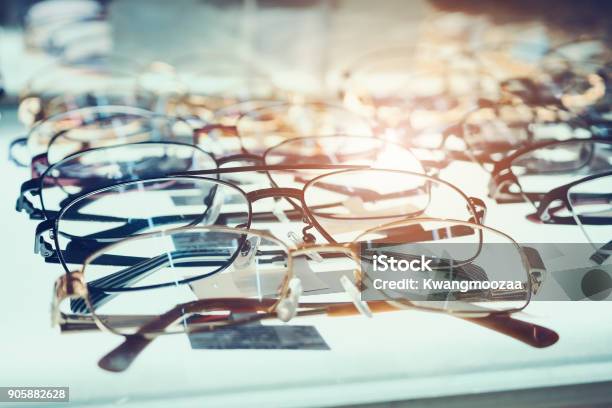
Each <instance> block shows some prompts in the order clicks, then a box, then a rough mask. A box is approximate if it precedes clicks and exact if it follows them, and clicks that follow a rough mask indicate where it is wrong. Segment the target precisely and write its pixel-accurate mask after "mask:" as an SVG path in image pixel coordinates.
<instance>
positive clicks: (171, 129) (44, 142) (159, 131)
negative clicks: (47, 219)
mask: <svg viewBox="0 0 612 408" xmlns="http://www.w3.org/2000/svg"><path fill="white" fill-rule="evenodd" d="M169 139H174V140H178V141H185V140H186V141H188V142H191V141H192V140H193V127H192V125H191V124H189V123H188V122H187V121H185V120H182V119H179V118H172V117H168V116H163V115H158V114H155V113H153V112H150V111H146V110H142V109H138V108H132V107H126V106H99V107H89V108H82V109H77V110H74V111H70V112H66V113H62V114H59V115H56V116H53V117H51V118H49V119H47V120H45V121H43V122H41V123H39V124H38V125H36V126H34V127H33V128H32V129H30V131H29V133H28V136H26V137H25V138H22V139H17V140H16V141H15V142H13V144H14V145H13V146H12V147H11V155H12V157H13V160H14V161H16V162H17V163H19V164H21V165H25V163H22V160H19V159H15V157H14V155H13V149H14V148H15V147H16V146H15V145H16V144H24V143H25V144H27V148H28V150H29V152H30V154H31V155H32V156H33V158H32V162H31V167H32V173H33V175H34V176H36V175H39V174H41V173H43V172H44V170H45V169H46V168H47V167H48V166H49V165H51V164H53V163H55V162H57V161H59V160H62V159H63V158H65V157H67V156H69V155H70V154H73V153H76V152H79V151H82V150H86V149H91V148H95V147H100V146H108V145H116V144H122V143H133V142H141V141H150V140H153V141H155V140H157V141H159V140H169Z"/></svg>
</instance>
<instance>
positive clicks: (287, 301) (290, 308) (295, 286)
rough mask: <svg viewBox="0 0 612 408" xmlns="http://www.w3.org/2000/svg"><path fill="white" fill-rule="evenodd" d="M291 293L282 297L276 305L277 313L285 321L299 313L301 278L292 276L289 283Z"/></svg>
mask: <svg viewBox="0 0 612 408" xmlns="http://www.w3.org/2000/svg"><path fill="white" fill-rule="evenodd" d="M288 287H289V293H288V294H287V297H285V298H283V299H281V301H280V302H279V303H278V305H277V306H276V315H277V316H278V319H279V320H281V321H283V322H285V323H286V322H288V321H289V320H291V319H293V318H294V317H295V316H296V315H297V309H298V305H299V301H300V296H302V291H303V288H302V281H301V280H300V279H299V278H291V280H290V281H289V284H288Z"/></svg>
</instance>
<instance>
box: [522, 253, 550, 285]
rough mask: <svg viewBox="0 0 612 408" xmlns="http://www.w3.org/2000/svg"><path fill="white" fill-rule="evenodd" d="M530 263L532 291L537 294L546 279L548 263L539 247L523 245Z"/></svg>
mask: <svg viewBox="0 0 612 408" xmlns="http://www.w3.org/2000/svg"><path fill="white" fill-rule="evenodd" d="M521 249H522V250H523V253H524V254H525V257H526V259H527V263H528V264H529V280H530V282H531V293H532V294H534V295H535V294H537V293H538V291H539V290H540V288H541V287H542V284H543V283H544V280H545V279H546V265H544V261H543V260H542V257H541V256H540V253H539V252H538V251H537V249H535V248H532V247H527V246H521Z"/></svg>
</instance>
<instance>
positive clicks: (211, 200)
mask: <svg viewBox="0 0 612 408" xmlns="http://www.w3.org/2000/svg"><path fill="white" fill-rule="evenodd" d="M219 187H220V186H218V185H217V186H215V187H213V188H212V189H211V191H210V192H209V193H208V195H207V196H206V197H204V205H205V206H206V211H205V212H204V219H203V220H202V222H201V224H203V225H210V224H214V223H215V222H216V221H217V219H218V218H219V214H220V213H221V206H222V204H223V203H224V201H225V199H224V198H225V197H224V195H225V194H224V193H223V190H222V189H221V188H219Z"/></svg>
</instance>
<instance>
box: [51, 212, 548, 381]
mask: <svg viewBox="0 0 612 408" xmlns="http://www.w3.org/2000/svg"><path fill="white" fill-rule="evenodd" d="M441 244H444V245H441ZM424 248H428V249H431V250H434V251H436V252H435V253H428V254H427V255H428V256H431V259H433V260H437V263H435V265H434V267H433V271H432V272H431V273H430V275H429V276H430V277H431V278H432V279H435V280H436V282H439V283H443V282H446V283H447V284H448V283H450V282H454V281H457V280H459V281H461V282H464V283H466V282H481V283H482V282H488V283H491V282H496V281H497V280H501V279H511V280H513V281H516V282H519V284H518V286H520V287H519V288H516V289H513V290H506V289H503V290H501V289H493V290H492V289H490V288H489V289H487V290H471V291H469V292H468V291H463V292H462V291H459V290H452V289H451V290H449V289H443V290H435V291H431V292H430V293H428V294H427V296H426V297H425V298H424V297H423V293H414V292H411V291H404V292H401V291H400V292H401V293H400V292H398V291H396V292H393V293H391V292H389V291H387V290H379V289H377V288H376V281H377V279H378V277H379V275H376V272H375V271H373V270H372V265H373V262H375V261H373V257H372V251H373V250H374V251H376V252H377V253H380V252H381V251H382V252H383V253H386V254H392V255H394V256H396V257H399V258H401V259H404V260H407V259H408V260H409V259H414V256H415V255H421V254H424ZM449 250H451V252H450V253H449ZM415 251H416V252H415ZM527 253H528V254H529V255H527ZM314 254H317V255H318V256H317V257H315V256H313V255H314ZM502 254H503V255H504V256H503V258H500V255H502ZM109 256H110V257H127V258H129V261H128V262H126V263H125V264H123V265H121V266H108V264H106V263H105V262H103V261H102V259H103V258H106V257H109ZM500 260H503V262H501V263H500ZM455 261H457V262H455ZM541 265H542V263H541V259H539V256H538V255H537V252H534V251H533V250H529V248H521V247H519V246H518V245H517V244H516V243H515V242H514V241H513V240H512V239H511V238H510V237H508V236H507V235H505V234H503V233H500V232H499V231H496V230H493V229H491V228H488V227H484V226H482V225H479V224H474V223H470V222H465V221H456V220H440V219H433V218H424V219H413V220H404V221H399V222H395V223H391V224H387V225H384V226H381V227H377V228H375V229H372V230H369V231H366V232H365V233H364V234H362V235H361V236H359V237H357V239H356V240H355V241H354V242H352V243H350V244H349V243H347V244H334V245H317V246H313V245H307V246H303V247H299V248H297V249H291V248H289V247H287V246H286V245H285V244H284V243H282V242H281V241H279V240H278V239H277V238H275V237H273V236H271V235H270V234H267V233H265V232H262V231H253V230H249V231H247V230H236V229H231V228H225V227H214V226H213V227H190V228H179V229H174V230H167V231H164V232H160V233H154V234H147V235H143V236H139V237H134V238H129V239H126V240H123V241H121V242H118V243H116V244H113V245H111V246H109V247H106V248H104V249H101V250H99V251H98V252H96V253H94V254H92V255H91V256H90V257H89V258H88V259H87V261H86V262H85V263H84V265H83V267H82V268H81V269H80V270H79V271H77V272H72V273H70V274H66V275H64V276H63V277H61V278H60V279H58V281H57V283H56V294H55V298H54V305H55V306H54V309H53V318H54V321H55V322H57V323H60V324H62V326H66V327H70V326H72V327H73V328H78V327H79V326H84V327H87V326H90V327H91V325H92V324H95V325H97V326H98V328H100V329H102V330H105V331H109V332H111V333H114V334H119V335H123V336H125V337H126V344H128V346H125V345H124V346H122V347H120V348H119V349H117V350H115V351H114V352H112V353H111V354H109V355H108V356H107V358H105V359H103V360H102V362H101V366H102V367H103V368H106V369H109V370H111V371H122V370H124V369H126V368H127V367H128V366H129V365H130V363H131V362H132V361H133V360H134V358H135V357H136V356H137V355H138V354H139V352H140V351H142V350H143V349H144V347H145V346H146V345H147V344H148V343H149V342H150V341H152V340H153V339H154V338H155V337H157V336H159V335H162V334H170V333H183V332H188V333H195V332H201V331H210V330H215V329H221V328H223V327H228V326H232V325H240V324H245V323H249V322H253V321H257V320H262V319H273V318H278V319H280V320H282V321H288V320H290V319H291V318H293V317H296V316H304V315H318V314H328V315H331V316H334V315H336V316H342V315H349V314H357V313H359V311H361V312H362V313H364V314H366V315H370V313H372V312H382V311H392V310H401V309H410V308H415V307H416V308H424V309H427V310H432V311H440V312H447V313H451V314H453V315H455V316H458V317H462V318H466V319H467V320H469V321H473V322H475V323H478V324H482V325H483V326H485V327H489V328H493V329H495V330H498V331H500V332H502V333H504V334H507V335H510V336H512V337H514V338H516V339H518V340H520V341H523V342H525V343H527V344H530V345H532V346H535V347H546V346H549V345H551V344H554V343H555V342H556V341H557V339H558V336H557V335H556V333H554V332H553V331H551V330H549V329H546V328H543V327H541V326H533V325H531V326H530V325H529V324H525V323H523V322H520V321H515V320H513V319H510V318H509V316H508V313H511V312H514V311H517V310H520V309H522V308H524V307H525V306H526V305H527V303H528V302H529V300H530V295H531V293H532V292H537V289H538V288H539V284H540V283H541V281H542V279H543V277H544V276H543V273H544V271H543V270H542V269H541ZM305 270H306V271H309V272H307V273H312V274H314V275H315V276H317V277H318V278H319V279H320V280H321V281H323V282H324V286H325V287H326V288H327V289H329V290H331V292H332V294H336V296H333V297H332V299H333V300H330V301H329V302H324V303H321V302H304V303H300V297H301V295H302V290H303V287H302V282H301V281H300V279H299V278H298V277H297V276H299V274H300V273H304V271H305ZM186 283H191V286H188V285H186ZM490 286H491V285H489V287H490ZM357 288H359V289H361V295H360V294H359V291H358V289H357ZM343 292H348V293H350V295H351V297H352V303H350V302H349V303H346V302H338V300H339V299H338V295H341V294H342V293H343ZM228 295H230V296H229V297H228ZM372 295H374V296H376V297H378V298H379V299H377V300H371V299H369V298H368V296H372ZM360 296H361V298H360ZM66 298H72V300H71V302H70V307H69V309H61V306H62V301H63V300H64V299H66ZM440 299H444V301H441V300H440ZM340 300H341V298H340ZM365 300H371V301H367V302H366V301H365ZM177 303H178V305H177ZM224 312H225V313H224ZM240 312H242V313H244V312H250V314H249V315H248V316H246V317H245V316H244V315H243V316H242V317H237V316H233V315H232V314H233V313H240ZM500 318H501V319H502V320H503V321H505V323H506V324H508V323H512V324H508V325H502V324H499V323H500V322H501V320H500V321H497V323H498V324H493V323H494V322H495V321H496V319H500ZM481 319H483V320H481ZM508 319H510V320H508ZM528 327H529V328H530V329H531V331H529V330H526V329H527V328H528ZM134 343H139V344H140V345H141V346H142V347H138V346H135V344H134ZM127 349H129V350H130V353H129V356H126V355H124V353H126V352H127ZM119 350H120V351H119ZM119 354H121V355H122V357H124V358H123V359H121V361H122V362H123V364H122V365H121V366H117V363H118V362H119V361H117V359H116V358H117V357H118V355H119ZM105 361H106V362H105Z"/></svg>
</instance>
